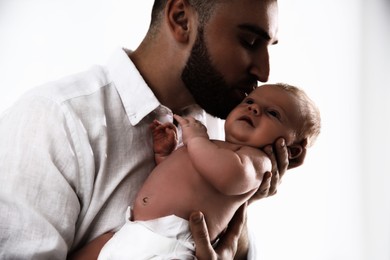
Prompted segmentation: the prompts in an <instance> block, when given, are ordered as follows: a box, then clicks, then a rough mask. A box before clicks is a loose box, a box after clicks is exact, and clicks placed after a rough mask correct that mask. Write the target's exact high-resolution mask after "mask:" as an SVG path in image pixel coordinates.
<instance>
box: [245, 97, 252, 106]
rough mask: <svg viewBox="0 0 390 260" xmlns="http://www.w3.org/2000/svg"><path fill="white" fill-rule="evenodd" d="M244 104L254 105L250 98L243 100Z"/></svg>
mask: <svg viewBox="0 0 390 260" xmlns="http://www.w3.org/2000/svg"><path fill="white" fill-rule="evenodd" d="M244 102H245V104H248V105H252V104H253V103H254V102H253V100H252V99H250V98H247V99H245V101H244Z"/></svg>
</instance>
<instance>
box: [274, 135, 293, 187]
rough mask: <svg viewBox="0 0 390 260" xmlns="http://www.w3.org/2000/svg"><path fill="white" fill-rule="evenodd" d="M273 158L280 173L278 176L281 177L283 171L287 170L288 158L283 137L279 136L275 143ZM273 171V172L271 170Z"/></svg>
mask: <svg viewBox="0 0 390 260" xmlns="http://www.w3.org/2000/svg"><path fill="white" fill-rule="evenodd" d="M274 151H275V154H276V155H275V158H276V161H277V167H278V169H277V170H278V173H279V174H280V176H279V178H280V179H282V177H283V175H284V173H285V172H286V171H287V168H288V164H289V160H288V150H287V146H286V141H285V140H284V139H283V138H279V139H278V140H277V141H276V143H275V148H274ZM272 173H273V172H272Z"/></svg>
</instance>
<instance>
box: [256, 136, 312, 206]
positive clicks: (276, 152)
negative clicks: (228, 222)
mask: <svg viewBox="0 0 390 260" xmlns="http://www.w3.org/2000/svg"><path fill="white" fill-rule="evenodd" d="M301 145H302V153H301V155H300V156H299V157H297V158H295V159H294V160H290V161H289V159H288V148H287V147H286V142H285V140H284V139H283V138H279V139H278V140H276V142H275V143H274V144H273V146H271V145H268V146H266V147H265V148H264V152H265V153H266V154H267V155H268V157H269V158H270V160H271V163H272V172H267V173H266V174H265V175H264V177H263V181H262V182H261V184H260V187H259V189H258V190H257V192H256V193H255V194H254V195H253V196H252V198H251V199H250V201H249V202H250V203H251V202H253V201H256V200H259V199H263V198H267V197H269V196H272V195H275V194H276V192H277V189H278V186H279V184H280V183H281V181H282V178H283V176H284V174H285V173H286V171H287V169H292V168H295V167H297V166H300V165H301V164H302V163H303V161H304V159H305V156H306V145H307V141H306V140H305V141H303V142H302V144H301Z"/></svg>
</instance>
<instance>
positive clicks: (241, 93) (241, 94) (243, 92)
mask: <svg viewBox="0 0 390 260" xmlns="http://www.w3.org/2000/svg"><path fill="white" fill-rule="evenodd" d="M256 87H257V85H256V84H252V85H248V86H246V87H241V88H235V89H234V90H233V93H234V94H233V95H234V97H235V98H237V100H239V101H240V102H241V101H242V100H243V99H244V98H245V97H246V96H248V95H249V94H250V93H251V92H252V91H253V90H254V89H255V88H256Z"/></svg>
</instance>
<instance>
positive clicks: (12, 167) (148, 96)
mask: <svg viewBox="0 0 390 260" xmlns="http://www.w3.org/2000/svg"><path fill="white" fill-rule="evenodd" d="M276 34H277V3H276V0H225V1H195V0H168V1H155V4H154V7H153V11H152V22H151V26H150V29H149V31H148V33H147V35H146V37H145V39H144V40H143V41H142V42H141V44H140V46H139V47H138V48H137V49H136V50H135V51H134V52H131V51H126V52H125V51H123V50H118V52H116V53H115V54H114V55H113V57H112V59H111V60H110V62H109V63H108V65H107V66H106V67H94V68H92V69H91V70H89V71H87V72H84V73H81V74H77V75H74V76H71V77H68V78H65V79H63V80H60V81H58V82H54V83H50V84H48V85H46V86H42V87H40V88H38V89H35V90H33V91H32V92H31V93H30V94H28V95H26V96H25V97H24V98H23V99H21V100H20V101H19V102H18V103H17V104H16V105H15V106H14V107H13V108H11V109H10V110H8V111H7V113H6V114H4V115H3V116H2V118H1V121H0V143H1V144H2V145H1V147H0V174H1V175H0V183H2V186H4V187H3V188H2V189H1V191H0V203H1V204H0V212H2V213H1V215H0V258H10V259H11V258H24V259H65V258H66V255H67V254H68V253H69V252H72V251H74V250H76V249H78V248H80V247H81V246H82V245H83V244H85V243H87V242H88V241H90V240H92V239H93V238H95V237H97V236H99V235H101V234H103V233H106V232H109V231H112V230H115V229H117V228H119V227H120V226H121V225H122V224H123V223H124V220H123V218H122V216H123V215H124V212H125V210H126V208H127V206H128V205H131V203H132V202H133V199H134V196H135V194H136V193H137V191H138V189H139V187H140V186H141V184H142V183H143V181H144V180H145V178H146V177H147V175H148V174H149V173H150V171H151V169H152V168H153V167H154V160H153V159H154V155H153V151H152V144H151V135H150V133H149V131H148V127H149V124H150V123H151V122H152V120H153V119H158V120H160V121H166V120H170V115H171V114H172V112H173V113H177V114H183V113H184V112H185V111H188V110H190V113H191V114H199V113H200V114H201V113H202V111H200V110H199V109H196V108H194V106H193V105H194V104H199V105H200V106H201V107H202V108H203V109H204V110H205V111H206V112H208V113H210V114H212V115H214V116H217V117H220V118H224V117H226V115H227V114H228V112H229V111H230V110H231V109H232V108H233V107H234V106H235V105H236V104H237V103H239V102H240V101H241V99H242V98H243V97H244V96H245V95H246V94H247V93H249V92H250V91H251V90H252V89H253V88H254V87H255V86H256V85H257V81H262V82H265V81H267V79H268V75H269V57H268V47H269V46H270V45H272V44H275V43H276V42H277V37H276ZM191 107H192V109H189V108H191ZM282 144H283V140H278V141H277V142H276V143H275V145H274V149H272V147H267V148H266V152H267V154H268V155H269V156H270V158H271V161H272V164H273V167H272V168H273V170H272V174H268V175H267V178H265V179H264V180H263V182H262V184H261V186H260V188H259V191H258V192H257V193H256V195H255V196H254V198H253V199H259V198H264V197H267V196H268V195H272V194H274V193H275V192H276V188H277V185H278V183H279V180H280V178H281V177H282V176H283V174H284V172H285V171H286V169H287V167H290V168H291V167H295V166H297V165H300V164H301V163H302V162H303V159H304V156H305V152H303V153H302V156H301V157H299V158H298V159H297V160H296V162H295V163H293V165H291V163H290V165H288V160H287V158H288V156H287V150H286V148H285V147H284V145H282ZM302 146H303V148H305V147H304V146H305V145H304V144H302ZM304 151H305V149H304ZM271 176H272V177H271ZM244 222H245V207H243V208H242V209H241V210H240V211H239V212H238V213H237V214H236V217H235V218H234V220H233V221H232V223H231V227H230V228H229V230H228V231H227V233H226V235H225V236H224V237H223V238H222V239H221V241H220V243H219V244H218V246H217V247H216V248H215V249H214V248H213V247H212V246H211V245H210V243H209V240H208V236H207V227H206V226H205V222H204V219H203V218H202V214H201V213H200V212H194V214H193V215H192V217H191V219H190V225H191V228H192V232H193V236H194V240H195V242H196V246H197V247H196V254H197V257H198V258H199V259H217V258H222V259H231V258H233V257H234V256H235V257H236V258H237V259H240V258H241V259H245V258H246V254H247V252H248V246H249V244H248V239H247V233H246V229H245V228H242V226H243V225H244ZM242 229H243V231H242V232H241V230H242Z"/></svg>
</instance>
